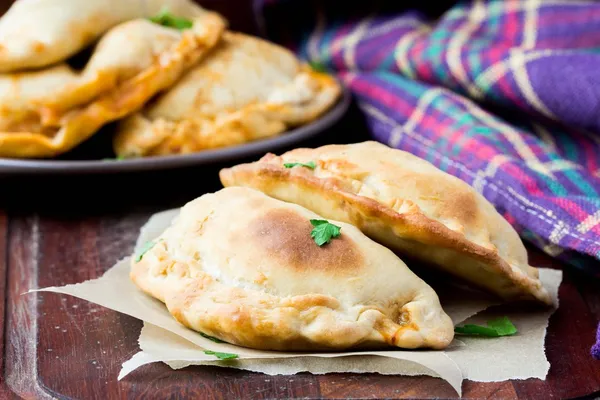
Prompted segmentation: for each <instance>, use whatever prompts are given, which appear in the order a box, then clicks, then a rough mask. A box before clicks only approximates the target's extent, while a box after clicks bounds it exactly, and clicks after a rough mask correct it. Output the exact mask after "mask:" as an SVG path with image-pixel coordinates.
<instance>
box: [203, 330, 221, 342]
mask: <svg viewBox="0 0 600 400" xmlns="http://www.w3.org/2000/svg"><path fill="white" fill-rule="evenodd" d="M199 333H200V336H202V337H205V338H207V339H208V340H212V341H213V342H215V343H225V342H224V341H222V340H221V339H217V338H216V337H213V336H208V335H207V334H206V333H202V332H199Z"/></svg>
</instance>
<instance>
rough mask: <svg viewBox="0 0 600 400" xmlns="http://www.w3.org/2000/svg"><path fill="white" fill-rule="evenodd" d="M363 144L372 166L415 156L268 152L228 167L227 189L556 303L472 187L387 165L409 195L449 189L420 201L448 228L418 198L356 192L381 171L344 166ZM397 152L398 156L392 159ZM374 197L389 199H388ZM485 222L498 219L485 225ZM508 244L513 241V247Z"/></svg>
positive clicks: (495, 287) (517, 294)
mask: <svg viewBox="0 0 600 400" xmlns="http://www.w3.org/2000/svg"><path fill="white" fill-rule="evenodd" d="M361 145H363V146H364V145H366V146H368V148H365V149H364V150H365V153H364V157H365V160H366V159H367V157H371V158H374V159H376V160H378V161H381V160H385V158H386V157H397V158H399V159H400V160H402V159H405V158H406V157H414V156H412V155H410V156H409V155H407V153H404V152H400V151H398V150H393V149H390V148H387V146H386V147H385V148H384V149H382V148H381V146H384V145H381V144H374V143H373V142H367V143H366V144H355V145H348V146H339V145H330V146H323V147H321V148H319V149H314V150H313V149H297V150H293V151H291V152H288V153H285V154H283V155H282V156H281V157H277V156H275V155H273V154H268V155H266V156H265V157H263V158H262V159H261V160H259V161H258V162H255V163H249V164H242V165H237V166H235V167H232V168H225V169H223V170H221V172H220V178H221V182H222V183H223V185H224V186H248V187H252V188H255V189H258V190H261V191H263V192H264V193H266V194H268V195H270V196H273V197H275V198H278V199H281V200H284V201H289V202H294V203H297V204H300V205H303V206H305V207H307V208H310V209H312V210H313V211H315V212H317V213H319V214H321V215H323V216H325V217H328V218H335V219H337V220H342V221H345V222H348V223H351V224H354V225H356V226H357V227H359V228H360V229H361V230H362V231H363V232H365V233H366V234H367V235H368V236H370V237H372V238H374V239H375V240H377V241H379V242H380V243H383V244H385V245H387V246H388V247H390V248H393V249H394V250H397V251H399V252H400V253H403V254H407V255H409V256H412V257H414V258H416V259H420V260H422V261H425V262H429V263H432V264H434V265H436V266H437V267H440V268H442V269H443V270H445V271H447V272H449V273H451V274H454V275H456V276H458V277H460V278H463V279H466V280H468V281H469V282H471V283H472V284H474V285H477V286H479V287H480V288H483V289H485V290H487V291H490V292H492V293H495V294H496V295H499V296H501V297H503V298H505V299H509V300H529V301H531V300H533V301H537V302H541V303H545V304H551V298H550V296H549V294H548V293H547V291H546V290H545V289H544V287H543V286H542V284H541V282H540V281H539V279H538V271H537V269H535V268H533V267H531V266H529V265H527V263H526V252H525V249H524V247H523V244H522V242H520V240H518V236H516V233H514V231H512V232H508V233H506V232H505V231H500V229H501V228H502V229H507V228H506V225H502V226H501V223H504V224H507V223H506V221H505V220H503V218H502V217H501V216H500V215H499V214H497V213H495V212H492V211H490V210H489V209H488V210H484V211H481V210H480V209H481V207H482V203H481V202H482V200H481V198H477V196H478V194H476V192H475V191H474V190H473V189H472V188H470V187H468V186H467V187H464V186H463V187H462V188H461V185H460V184H458V185H457V182H451V183H448V182H444V180H445V179H447V178H446V177H441V176H439V173H437V172H436V174H433V175H429V173H430V171H429V170H425V171H424V172H423V174H424V176H426V179H420V178H414V177H413V178H414V179H412V181H411V177H410V176H409V174H407V173H406V171H402V170H400V169H399V168H398V166H397V165H396V166H386V167H385V168H387V169H389V168H393V169H392V170H391V171H388V172H389V174H390V175H391V174H393V173H394V172H398V176H399V178H398V181H397V182H400V183H401V185H402V184H405V185H407V189H406V190H410V188H409V186H411V185H415V187H416V190H417V193H419V192H420V191H424V188H423V187H421V188H419V187H418V185H419V184H423V182H424V181H431V184H430V187H429V188H428V190H427V191H426V193H430V192H431V191H435V190H437V189H436V188H437V187H442V189H444V185H446V188H445V189H446V190H447V192H446V194H444V193H439V195H436V196H429V197H433V198H428V199H426V200H423V199H421V203H425V202H426V201H429V202H430V203H429V204H423V205H424V206H426V207H430V210H429V212H430V214H431V215H436V216H437V218H439V219H443V220H445V221H446V223H442V222H440V221H439V220H437V219H436V218H435V217H432V216H428V215H426V214H425V212H424V211H423V210H422V209H421V207H420V206H419V204H417V203H416V202H415V201H412V200H407V199H403V198H398V197H393V199H394V201H393V202H391V203H389V204H384V203H382V201H381V200H376V199H374V198H370V197H367V196H365V195H359V194H355V192H357V191H358V192H360V190H363V189H364V188H359V189H358V190H357V188H356V187H353V186H356V185H355V183H356V182H357V181H356V180H351V179H349V178H348V176H350V175H354V177H355V178H356V177H359V178H361V179H363V180H364V179H372V177H373V175H374V174H375V173H376V171H371V173H370V174H365V173H364V171H363V172H361V171H360V169H359V168H357V164H354V162H356V159H353V160H352V161H348V159H346V160H345V161H344V157H347V155H346V154H345V149H348V150H349V149H353V148H352V147H351V146H354V149H356V146H361ZM377 152H380V153H377ZM390 152H392V156H389V153H390ZM330 153H335V154H336V156H332V157H331V158H333V160H332V159H330V158H328V157H327V156H325V155H328V154H330ZM386 154H388V155H386ZM337 157H339V159H338V158H337ZM291 160H301V161H302V162H307V161H308V160H313V161H315V162H316V163H317V165H318V166H317V170H316V171H317V172H315V171H312V170H310V169H308V168H292V169H287V168H285V167H283V163H284V162H290V161H291ZM411 161H412V160H411ZM407 162H408V160H407ZM365 163H366V161H365ZM420 167H422V166H420ZM332 171H333V172H332ZM439 172H440V173H441V171H439ZM419 173H420V172H419V171H415V172H414V174H419ZM317 174H322V175H326V177H325V176H317ZM357 174H358V175H357ZM436 175H437V176H436ZM369 177H371V178H369ZM453 179H456V178H453ZM388 184H391V182H388ZM464 185H466V184H464ZM451 186H454V187H451ZM400 187H401V186H400ZM411 187H412V186H411ZM384 189H385V188H382V190H384ZM369 196H372V197H375V198H377V197H378V196H379V197H380V198H381V197H383V195H382V194H381V193H378V194H377V193H376V194H369ZM448 197H450V198H449V199H448V200H447V201H445V202H444V204H443V205H442V206H441V207H437V208H436V207H431V204H434V203H436V202H441V201H444V200H445V199H446V198H448ZM467 206H468V207H467ZM465 208H468V209H465ZM486 218H487V219H491V221H485V219H486ZM500 219H502V220H503V221H501V220H500ZM451 227H452V228H454V229H451ZM494 229H497V230H498V232H501V233H502V234H501V235H500V236H506V237H495V236H498V234H497V232H494ZM511 229H512V228H511ZM470 232H475V234H477V235H478V236H477V237H476V238H475V239H469V238H468V237H467V234H470ZM507 235H509V236H510V238H509V237H508V236H507ZM515 236H516V238H517V240H515ZM503 241H508V245H505V244H504V243H503ZM498 247H502V248H503V251H504V252H505V254H507V255H505V257H512V258H514V259H513V260H512V264H511V263H510V262H508V261H507V259H505V258H503V256H502V255H501V254H500V252H499V249H498ZM523 254H525V256H523ZM523 260H525V262H524V261H523Z"/></svg>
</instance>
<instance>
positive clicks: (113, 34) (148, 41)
mask: <svg viewBox="0 0 600 400" xmlns="http://www.w3.org/2000/svg"><path fill="white" fill-rule="evenodd" d="M191 21H192V23H193V25H192V27H191V28H189V29H185V30H178V29H174V28H170V27H165V26H162V25H159V24H156V23H153V22H150V21H149V20H146V19H136V20H131V21H128V22H124V23H123V24H120V25H117V26H116V27H114V28H113V29H111V30H110V31H109V32H108V33H107V34H106V35H105V36H103V37H102V39H101V40H100V41H99V42H98V44H97V45H96V46H95V48H94V50H93V52H92V55H91V57H90V59H89V60H88V62H87V63H86V65H85V66H84V68H83V69H82V70H81V71H78V70H75V69H73V68H72V67H71V66H69V65H68V64H66V63H62V64H57V65H55V66H52V67H49V68H47V69H43V70H39V71H31V72H26V73H11V74H2V75H0V156H1V157H21V158H26V157H51V156H55V155H57V154H60V153H63V152H66V151H68V150H70V149H72V148H73V147H75V146H76V145H77V144H79V143H81V142H82V141H84V140H85V139H87V138H88V137H89V136H91V135H92V134H94V133H95V132H96V131H97V130H98V129H99V128H100V127H101V126H103V125H104V124H106V123H107V122H110V121H114V120H117V119H119V118H122V117H124V116H126V115H128V114H130V113H132V112H134V111H136V110H138V109H140V108H141V107H142V106H143V104H145V103H146V102H147V101H148V100H149V99H151V98H152V97H153V96H154V95H155V94H156V93H158V92H160V91H162V90H164V89H166V88H168V87H170V86H171V85H173V84H174V83H175V82H176V80H177V79H178V78H179V77H180V76H181V75H182V74H183V73H184V72H185V71H186V70H187V69H188V68H190V67H191V66H192V65H193V64H194V63H195V62H196V61H198V60H199V59H200V58H201V57H202V56H203V55H204V54H205V53H206V52H207V51H208V50H209V49H210V48H211V47H213V46H214V45H215V44H216V43H217V42H218V41H219V39H220V37H221V34H222V32H223V31H224V29H225V25H226V21H224V20H223V19H222V17H221V16H219V15H218V14H214V13H205V14H204V15H203V16H202V17H198V18H194V19H193V20H191Z"/></svg>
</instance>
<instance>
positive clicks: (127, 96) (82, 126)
mask: <svg viewBox="0 0 600 400" xmlns="http://www.w3.org/2000/svg"><path fill="white" fill-rule="evenodd" d="M194 22H195V23H194V26H195V27H194V28H193V29H190V30H188V31H184V32H183V34H182V35H181V39H180V40H179V41H178V42H177V43H176V45H175V46H173V47H172V48H170V49H169V50H168V51H165V52H164V53H162V54H161V55H160V57H158V58H156V59H155V61H154V62H153V63H152V65H150V66H149V67H147V68H145V69H144V70H143V71H141V72H140V73H138V74H136V75H135V76H133V77H132V78H129V79H127V80H125V81H123V82H120V83H119V84H118V86H117V87H115V88H113V89H112V90H110V91H108V92H105V93H102V94H101V95H99V97H97V98H95V99H93V100H92V101H91V102H90V103H89V104H84V105H81V106H78V107H76V108H73V109H71V110H69V111H67V112H64V113H63V112H62V111H61V112H60V116H58V117H57V116H56V115H54V114H55V113H54V112H53V111H52V109H49V108H48V107H41V108H40V110H39V114H40V116H41V117H44V119H46V122H47V123H48V124H50V131H53V133H52V134H49V133H48V129H44V132H19V131H12V132H0V156H1V157H14V158H34V157H53V156H56V155H58V154H61V153H64V152H66V151H69V150H71V149H72V148H74V147H75V146H77V145H78V144H79V143H81V142H83V141H85V140H86V139H88V138H89V137H90V136H92V135H93V134H94V133H96V132H97V131H98V129H100V127H102V126H103V125H105V124H106V123H108V122H111V121H115V120H117V119H120V118H123V117H124V116H126V115H128V114H130V113H132V112H135V111H136V110H139V109H140V108H141V107H142V106H143V105H144V104H145V103H146V102H147V101H148V100H150V99H151V98H152V97H153V96H154V95H155V94H156V93H158V92H160V91H161V90H164V89H166V88H168V87H170V86H171V85H172V84H173V83H174V82H175V81H176V80H177V79H178V78H179V77H180V76H181V75H182V73H183V72H184V71H185V70H186V69H187V68H189V67H190V66H191V65H193V64H194V63H195V62H196V61H197V60H198V59H200V58H201V57H202V56H203V55H204V54H205V53H206V52H207V51H208V50H210V48H212V47H213V46H214V45H215V44H216V43H217V41H218V40H219V38H220V36H221V33H222V32H223V30H224V29H225V21H224V20H223V19H222V17H221V16H220V15H218V14H215V13H206V14H205V15H203V16H202V17H198V18H196V19H195V20H194ZM196 27H198V28H196ZM57 119H58V121H57Z"/></svg>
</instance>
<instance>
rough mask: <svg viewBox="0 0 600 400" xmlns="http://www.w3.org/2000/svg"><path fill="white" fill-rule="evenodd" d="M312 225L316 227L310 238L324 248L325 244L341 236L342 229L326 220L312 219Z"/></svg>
mask: <svg viewBox="0 0 600 400" xmlns="http://www.w3.org/2000/svg"><path fill="white" fill-rule="evenodd" d="M310 223H311V224H312V226H314V228H313V230H312V231H311V232H310V237H312V238H313V239H314V240H315V243H316V244H317V245H319V246H323V245H324V244H325V243H329V242H330V241H331V239H332V238H336V237H338V236H340V229H342V228H341V227H339V226H337V225H333V224H330V223H329V221H326V220H324V219H311V220H310Z"/></svg>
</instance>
